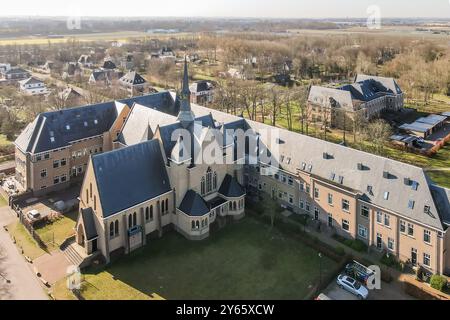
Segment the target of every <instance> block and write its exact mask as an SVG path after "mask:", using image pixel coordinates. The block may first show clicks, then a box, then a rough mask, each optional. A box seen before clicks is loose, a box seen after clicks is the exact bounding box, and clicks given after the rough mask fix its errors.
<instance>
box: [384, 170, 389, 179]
mask: <svg viewBox="0 0 450 320" xmlns="http://www.w3.org/2000/svg"><path fill="white" fill-rule="evenodd" d="M389 177H390V174H389V172H388V171H383V178H385V179H389Z"/></svg>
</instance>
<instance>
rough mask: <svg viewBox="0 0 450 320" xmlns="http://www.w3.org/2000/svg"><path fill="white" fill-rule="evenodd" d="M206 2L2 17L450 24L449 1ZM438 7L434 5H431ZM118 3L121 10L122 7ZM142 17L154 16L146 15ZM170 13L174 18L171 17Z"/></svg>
mask: <svg viewBox="0 0 450 320" xmlns="http://www.w3.org/2000/svg"><path fill="white" fill-rule="evenodd" d="M311 2H312V1H310V0H261V1H257V0H243V1H242V0H241V1H239V0H217V1H214V5H210V6H205V5H204V4H203V2H201V1H200V0H191V1H190V2H185V1H182V0H173V1H171V2H170V3H158V4H155V3H152V1H145V0H135V3H134V5H133V6H126V7H123V6H122V5H120V4H121V3H119V2H118V1H102V0H101V1H95V2H92V1H88V0H78V1H71V2H65V3H62V2H60V1H55V0H41V1H39V2H35V1H32V0H23V1H21V2H20V3H8V4H4V6H3V8H2V12H1V13H0V16H1V17H6V18H8V17H13V18H17V17H28V18H30V17H40V18H42V17H49V18H50V17H53V18H57V17H72V16H77V17H86V18H120V17H122V18H166V19H169V18H197V19H198V18H203V19H205V18H216V19H218V18H221V19H252V18H255V19H363V18H367V17H368V16H369V15H370V14H371V12H373V6H376V7H377V8H378V9H379V13H380V15H381V18H382V19H446V20H447V19H450V1H449V0H429V1H427V2H425V1H421V0H410V1H407V0H396V1H395V2H393V1H389V0H358V1H355V0H315V1H314V2H312V3H311ZM430 3H431V4H432V5H431V4H430ZM116 4H117V5H116ZM142 12H149V13H148V14H145V15H142ZM167 12H170V14H169V15H168V14H166V13H167Z"/></svg>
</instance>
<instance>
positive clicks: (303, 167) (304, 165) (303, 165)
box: [302, 162, 306, 170]
mask: <svg viewBox="0 0 450 320" xmlns="http://www.w3.org/2000/svg"><path fill="white" fill-rule="evenodd" d="M305 168H306V163H304V162H302V170H305Z"/></svg>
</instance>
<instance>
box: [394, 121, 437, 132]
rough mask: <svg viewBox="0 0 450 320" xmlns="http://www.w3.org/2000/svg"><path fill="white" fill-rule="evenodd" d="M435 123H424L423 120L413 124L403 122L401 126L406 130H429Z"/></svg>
mask: <svg viewBox="0 0 450 320" xmlns="http://www.w3.org/2000/svg"><path fill="white" fill-rule="evenodd" d="M433 127H434V125H431V124H427V123H423V122H413V123H411V124H408V123H405V124H402V125H401V126H400V127H399V128H400V129H404V130H411V131H417V132H427V131H428V130H430V129H432V128H433Z"/></svg>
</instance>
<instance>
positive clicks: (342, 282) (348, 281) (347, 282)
mask: <svg viewBox="0 0 450 320" xmlns="http://www.w3.org/2000/svg"><path fill="white" fill-rule="evenodd" d="M336 282H337V284H338V286H339V287H340V288H342V289H345V290H347V291H348V292H350V293H353V294H354V295H355V296H357V297H358V298H359V299H367V296H368V295H369V290H367V288H366V287H365V286H363V285H362V284H360V283H359V282H358V281H356V280H355V279H353V278H351V277H349V276H346V275H342V274H341V275H339V276H338V277H337V281H336Z"/></svg>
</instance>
